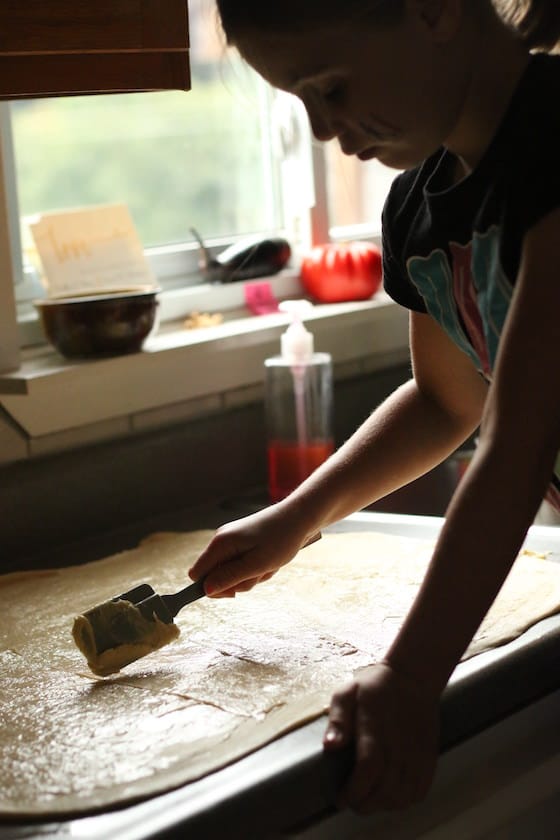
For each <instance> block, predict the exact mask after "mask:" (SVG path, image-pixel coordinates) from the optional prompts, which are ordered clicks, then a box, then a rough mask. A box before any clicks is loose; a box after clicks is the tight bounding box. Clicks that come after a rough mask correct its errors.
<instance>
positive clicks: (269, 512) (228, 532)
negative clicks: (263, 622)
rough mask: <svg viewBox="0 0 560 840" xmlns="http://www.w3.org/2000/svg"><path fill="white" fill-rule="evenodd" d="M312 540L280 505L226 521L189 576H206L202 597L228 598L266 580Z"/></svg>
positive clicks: (195, 578)
mask: <svg viewBox="0 0 560 840" xmlns="http://www.w3.org/2000/svg"><path fill="white" fill-rule="evenodd" d="M312 541H313V538H312V537H310V535H309V533H308V532H307V531H305V530H303V529H302V525H301V522H300V520H299V519H297V518H296V517H295V516H294V515H293V514H291V513H289V512H287V511H286V510H285V509H284V507H282V506H281V505H272V506H270V507H268V508H265V509H264V510H261V511H259V512H258V513H254V514H252V515H251V516H246V517H244V518H243V519H238V520H236V521H235V522H229V523H228V524H227V525H223V526H222V527H221V528H219V529H218V530H217V531H216V533H215V534H214V536H213V538H212V539H211V541H210V542H209V544H208V546H207V547H206V548H205V549H204V551H203V552H202V554H201V555H200V557H199V558H198V560H197V561H196V563H195V564H194V566H193V567H192V568H191V569H190V571H189V575H190V577H191V578H192V579H193V580H198V579H199V578H201V577H203V576H204V575H208V578H207V580H206V583H205V590H206V594H207V595H210V596H212V597H218V598H225V597H229V598H232V597H234V596H235V594H236V593H237V592H247V591H248V590H249V589H252V588H253V586H255V585H256V584H257V583H260V582H262V581H265V580H268V579H269V578H271V577H272V575H273V574H275V572H277V571H278V569H279V568H280V567H281V566H284V565H286V563H289V561H290V560H291V559H292V558H293V557H294V556H295V555H296V554H297V552H298V551H299V549H300V548H301V547H302V546H303V545H305V544H307V543H308V542H312Z"/></svg>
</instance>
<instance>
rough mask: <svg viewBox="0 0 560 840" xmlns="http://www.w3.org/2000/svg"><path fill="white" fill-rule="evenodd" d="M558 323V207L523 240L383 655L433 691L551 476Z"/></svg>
mask: <svg viewBox="0 0 560 840" xmlns="http://www.w3.org/2000/svg"><path fill="white" fill-rule="evenodd" d="M559 321H560V210H557V211H555V212H554V213H552V214H550V215H549V216H548V217H546V218H545V219H543V220H542V221H541V222H539V223H538V224H537V225H536V226H535V228H534V229H533V230H532V231H531V232H530V233H529V234H528V235H527V237H526V241H525V243H524V247H523V258H522V264H521V268H520V274H519V278H518V281H517V284H516V288H515V293H514V298H513V301H512V305H511V309H510V313H509V315H508V320H507V324H506V328H505V331H504V334H503V336H502V340H501V346H500V351H499V357H498V360H497V366H496V371H495V379H494V382H493V384H492V386H491V388H490V391H489V394H488V399H487V402H486V407H485V411H484V416H483V422H482V427H481V435H480V443H479V446H478V449H477V452H476V455H475V457H474V459H473V462H472V464H471V465H470V467H469V470H468V472H467V475H466V477H465V478H464V479H463V481H462V482H461V485H460V487H459V490H458V492H457V493H456V494H455V497H454V499H453V502H452V505H451V507H450V509H449V511H448V514H447V518H446V523H445V526H444V528H443V531H442V533H441V536H440V539H439V540H438V543H437V547H436V550H435V553H434V556H433V559H432V562H431V565H430V568H429V571H428V574H427V576H426V579H425V581H424V583H423V586H422V588H421V590H420V593H419V595H418V597H417V599H416V602H415V604H414V606H413V609H412V611H411V612H410V614H409V616H408V618H407V620H406V622H405V625H404V627H403V628H402V631H401V633H400V634H399V636H398V638H397V639H396V641H395V643H394V645H393V646H392V648H391V650H390V651H389V653H388V656H387V661H388V662H389V663H390V664H391V665H392V666H393V667H395V668H396V669H398V670H400V671H401V672H402V673H403V674H404V675H408V676H410V677H412V678H413V679H414V680H415V681H417V682H419V683H420V684H422V685H426V687H427V688H428V689H430V690H436V691H441V690H442V689H443V687H444V686H445V684H446V682H447V680H448V678H449V676H450V674H451V672H452V670H453V668H454V667H455V665H456V664H457V662H458V661H459V659H460V657H461V655H462V654H463V652H464V650H465V648H466V647H467V645H468V644H469V642H470V640H471V639H472V637H473V636H474V634H475V632H476V630H477V628H478V626H479V624H480V623H481V621H482V619H483V618H484V616H485V614H486V612H487V611H488V609H489V607H490V606H491V604H492V602H493V600H494V599H495V597H496V595H497V593H498V590H499V589H500V587H501V585H502V583H503V581H504V580H505V578H506V576H507V574H508V572H509V570H510V568H511V566H512V564H513V561H514V559H515V557H516V555H517V552H518V551H519V549H520V548H521V545H522V542H523V540H524V538H525V535H526V532H527V529H528V528H529V526H530V525H531V523H532V521H533V519H534V516H535V513H536V511H537V509H538V507H539V504H540V502H541V500H542V498H543V496H544V493H545V491H546V487H547V485H548V482H549V481H550V478H551V476H552V473H553V467H554V462H555V459H556V456H557V453H558V450H559V448H560V387H559V385H558V370H559V362H560V349H559V348H560V343H559V336H560V327H559ZM442 628H445V632H443V633H442V632H441V629H442ZM426 651H430V655H429V656H426V655H425V652H426Z"/></svg>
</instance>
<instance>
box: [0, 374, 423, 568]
mask: <svg viewBox="0 0 560 840" xmlns="http://www.w3.org/2000/svg"><path fill="white" fill-rule="evenodd" d="M409 375H410V371H409V367H408V365H399V366H396V367H392V368H390V369H387V370H385V371H382V372H379V371H377V372H374V373H369V372H368V370H367V359H365V360H363V361H361V362H359V363H358V362H356V363H352V364H348V365H342V366H340V367H337V368H336V369H335V383H336V384H335V439H336V442H337V445H339V444H340V443H342V442H343V441H344V440H345V439H346V438H347V437H348V436H349V435H350V434H351V433H352V431H353V430H354V429H355V428H356V427H357V426H358V425H359V423H361V422H362V421H363V420H364V419H365V418H366V417H367V415H368V414H369V413H370V412H371V411H372V410H373V408H375V406H376V405H378V404H379V403H380V402H381V401H382V400H383V399H384V398H385V397H386V396H387V395H388V394H389V393H391V392H392V391H393V390H394V389H395V388H396V387H397V386H398V385H399V384H401V382H403V381H405V380H406V379H407V378H408V377H409ZM0 450H1V452H2V461H3V463H2V464H1V465H0V487H1V491H0V493H1V497H2V503H1V508H0V518H1V521H0V556H1V557H2V558H3V563H2V565H3V570H4V571H7V570H8V569H14V568H21V567H23V566H25V565H29V564H32V563H34V562H35V561H36V558H37V556H45V558H50V557H52V556H53V553H56V552H57V551H58V549H59V548H61V547H63V546H67V545H69V544H72V543H76V542H79V541H83V540H84V539H87V538H90V537H95V536H96V535H98V534H99V533H101V532H107V531H114V530H123V529H125V530H126V528H127V527H128V526H133V525H134V524H135V523H137V524H139V526H140V528H142V523H146V522H147V521H148V520H149V519H150V518H153V517H157V516H158V515H162V514H166V513H168V512H173V511H179V510H187V509H192V508H196V507H197V506H203V505H205V504H214V503H218V502H222V501H226V502H227V500H234V499H235V498H237V497H239V496H241V495H243V494H248V493H251V492H254V491H255V490H256V489H261V490H262V488H264V486H265V484H266V453H265V428H264V409H263V400H262V390H261V388H260V386H251V387H248V388H243V389H237V390H236V391H231V392H227V393H225V394H219V395H216V396H215V398H214V396H212V397H207V398H204V399H202V400H193V401H190V404H189V403H188V402H187V403H179V404H175V405H171V406H167V407H165V408H162V409H155V410H154V411H149V412H142V414H141V415H136V416H129V417H125V418H116V420H115V422H113V421H112V420H109V421H104V422H103V423H100V424H94V425H93V426H92V427H84V428H82V429H77V430H71V431H68V432H64V433H61V434H56V435H47V436H44V438H36V439H34V440H32V441H30V440H27V439H26V438H25V436H24V435H23V433H22V432H21V430H19V429H18V428H17V427H16V426H15V425H14V424H13V423H12V422H11V421H10V420H9V418H6V417H4V418H2V419H1V420H0ZM225 518H227V513H225V514H224V519H225ZM200 527H202V526H200ZM123 533H124V531H123ZM123 539H124V537H123ZM122 547H126V543H123V546H122ZM81 559H84V558H81ZM45 562H48V560H46V561H45Z"/></svg>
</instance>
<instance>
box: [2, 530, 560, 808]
mask: <svg viewBox="0 0 560 840" xmlns="http://www.w3.org/2000/svg"><path fill="white" fill-rule="evenodd" d="M211 535H212V533H211V532H210V531H197V532H191V533H182V534H156V535H152V536H151V537H148V538H147V539H146V540H144V541H143V542H142V543H141V544H140V546H138V547H137V548H135V549H132V550H130V551H126V552H122V553H120V554H117V555H115V556H113V557H109V558H106V559H104V560H100V561H96V562H94V563H89V564H86V565H83V566H72V567H70V568H66V569H59V570H49V571H38V572H29V573H15V574H10V575H4V576H3V577H0V598H1V599H2V605H3V606H2V616H1V618H0V816H4V817H12V818H14V817H29V816H35V817H36V816H42V817H47V816H56V815H62V814H74V815H76V814H84V813H90V812H95V811H97V810H101V809H105V808H108V807H111V806H112V807H114V806H116V805H120V804H125V803H128V802H131V801H135V800H139V799H143V798H147V797H149V796H153V795H156V794H158V793H162V792H164V791H166V790H169V789H172V788H174V787H177V786H179V785H182V784H185V783H187V782H190V781H193V780H195V779H197V778H200V777H202V776H204V775H206V774H208V773H210V772H213V771H215V770H217V769H219V768H220V767H223V766H225V765H226V764H228V763H231V762H233V761H235V760H237V759H239V758H240V757H242V756H243V755H246V754H247V753H249V752H252V751H254V750H256V749H258V748H259V747H261V746H263V745H264V744H266V743H268V742H270V741H271V740H273V739H274V738H276V737H278V736H279V735H281V734H283V733H285V732H287V731H289V730H290V729H293V728H295V727H297V726H300V725H302V724H303V723H305V722H307V721H309V720H312V719H313V718H316V717H318V716H319V715H321V714H322V713H323V712H324V711H325V710H326V709H327V708H328V703H329V699H330V696H331V694H332V692H333V691H334V690H335V689H336V688H337V686H339V685H340V684H342V683H344V682H346V681H347V680H349V679H350V678H351V677H352V674H353V673H354V672H355V671H356V670H357V669H359V668H362V667H364V666H366V665H369V664H372V663H373V662H375V661H376V660H377V659H379V657H380V656H381V655H382V654H383V653H384V652H385V650H386V648H387V646H388V645H389V644H390V642H391V641H392V639H393V638H394V636H395V634H396V633H397V631H398V629H399V626H400V624H401V623H402V620H403V618H404V616H405V614H406V612H407V610H408V608H409V606H410V604H411V603H412V600H413V598H414V596H415V593H416V591H417V589H418V586H419V584H420V582H421V580H422V577H423V575H424V572H425V569H426V566H427V563H428V562H429V558H430V555H431V551H432V548H433V545H432V543H429V542H424V541H419V540H415V539H414V540H413V539H408V538H406V537H394V536H390V535H386V534H380V533H375V532H360V533H354V534H327V535H325V536H324V537H323V539H322V540H320V541H319V542H317V543H315V544H313V545H311V546H309V547H307V548H305V549H303V550H302V551H301V552H300V553H299V555H298V556H297V557H296V558H295V559H294V560H293V561H292V563H290V564H289V565H288V566H286V567H284V568H283V569H281V570H280V571H279V572H278V573H277V574H276V575H275V576H274V577H273V578H272V579H271V580H270V581H268V582H267V583H264V584H261V585H260V586H258V587H257V588H255V589H254V590H252V592H250V593H246V594H242V595H238V596H237V597H236V598H235V599H231V600H230V599H221V600H211V599H207V598H203V599H201V600H200V601H197V602H196V603H193V604H191V605H189V606H188V607H185V609H184V610H182V611H181V612H180V613H179V615H178V617H177V619H176V621H177V625H178V627H179V629H180V631H181V632H180V636H179V637H178V639H177V640H175V641H173V642H172V643H171V644H169V645H166V646H165V647H163V648H161V649H160V650H158V651H156V652H154V653H152V654H150V655H148V656H146V657H145V658H143V659H140V660H138V661H136V662H133V663H132V664H131V665H129V666H128V667H126V668H125V669H124V670H123V671H121V672H120V673H119V674H115V675H112V676H111V677H110V678H105V679H101V678H97V677H95V676H94V675H93V674H92V673H91V672H90V671H89V670H88V668H87V665H86V663H85V661H84V659H83V657H82V654H81V653H80V652H79V651H78V649H77V648H76V647H75V645H74V641H73V639H72V636H71V628H72V623H73V620H74V617H75V616H76V615H77V614H79V613H82V612H84V611H86V610H88V609H90V608H91V607H93V606H95V605H96V604H99V603H102V602H103V601H106V600H108V599H109V598H111V597H112V596H114V595H116V594H119V593H120V592H123V591H125V590H127V589H130V588H132V587H133V586H136V585H138V584H140V583H149V584H151V585H152V586H153V587H154V589H155V590H156V591H157V592H158V593H160V594H165V593H167V592H174V591H177V590H178V589H180V588H182V587H183V586H184V585H185V583H186V582H188V578H187V570H188V569H189V568H190V566H191V565H192V564H193V563H194V561H195V559H196V557H198V555H199V553H200V551H201V550H202V549H203V548H204V547H205V546H206V544H207V542H208V540H209V539H210V537H211ZM559 610H560V565H558V564H555V563H553V562H551V561H547V560H546V559H543V558H541V557H540V556H530V555H529V554H522V555H521V556H520V557H519V558H518V560H517V562H516V564H515V566H514V569H513V571H512V573H511V574H510V576H509V578H508V580H507V581H506V583H505V585H504V587H503V589H502V591H501V593H500V595H499V597H498V599H497V600H496V602H495V604H494V606H493V607H492V610H491V611H490V613H489V615H488V616H487V618H486V620H485V621H484V623H483V624H482V626H481V627H480V629H479V631H478V633H477V635H476V637H475V639H474V640H473V643H472V644H471V646H470V647H469V649H468V651H467V653H466V656H472V655H474V654H475V653H479V652H481V651H483V650H486V649H488V648H491V647H495V646H496V645H499V644H503V643H504V642H506V641H509V640H510V639H512V638H515V637H516V636H518V635H519V634H520V633H522V632H523V631H524V630H525V629H526V628H527V627H529V626H530V625H532V624H534V623H535V622H536V621H537V620H539V619H540V618H543V617H545V616H547V615H550V614H553V613H555V612H557V611H559ZM442 632H444V628H442Z"/></svg>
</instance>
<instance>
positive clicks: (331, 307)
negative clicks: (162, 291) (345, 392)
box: [0, 293, 408, 437]
mask: <svg viewBox="0 0 560 840" xmlns="http://www.w3.org/2000/svg"><path fill="white" fill-rule="evenodd" d="M287 323H288V319H287V316H286V315H283V314H272V315H262V316H258V317H246V316H245V317H235V311H232V312H230V313H228V320H226V321H225V322H224V323H222V324H221V325H219V326H214V327H207V328H204V329H198V330H185V329H181V328H179V327H178V325H177V324H175V325H170V324H166V325H164V326H163V327H162V328H161V330H160V331H159V332H158V333H157V334H156V335H155V336H153V337H152V338H151V339H149V341H148V342H147V343H146V345H145V348H144V350H143V351H142V352H141V353H136V354H133V355H130V356H119V357H114V358H111V359H102V360H95V361H84V362H78V363H72V362H68V361H65V360H64V359H63V358H62V357H61V356H59V355H58V354H57V353H55V352H52V351H50V350H49V349H48V348H45V347H42V348H29V349H27V350H24V351H23V353H22V357H23V358H22V365H21V368H20V369H19V370H18V371H15V372H12V373H8V374H3V375H0V402H1V404H2V405H3V407H4V409H5V410H6V411H7V412H8V413H9V414H10V415H11V416H12V418H13V419H14V420H15V421H16V422H17V423H18V424H19V425H20V426H21V427H22V428H23V429H24V430H25V432H26V433H27V434H28V435H29V436H31V437H36V436H41V435H46V434H52V433H55V432H60V431H64V430H68V429H73V428H76V427H79V426H84V425H87V424H91V423H96V422H100V421H104V420H108V419H111V418H118V417H130V416H133V417H134V416H135V415H139V414H141V413H142V412H148V411H150V410H153V409H154V408H160V407H162V406H167V405H172V404H175V403H179V402H183V401H188V400H196V399H204V398H208V397H209V396H211V395H216V394H224V393H227V392H228V391H232V390H235V389H239V388H244V387H247V386H254V385H256V384H260V383H262V379H263V362H264V359H265V358H267V357H268V356H272V355H275V354H277V353H278V350H279V341H280V334H281V333H282V332H283V331H284V329H285V328H286V325H287ZM306 323H308V324H309V328H310V329H311V331H312V332H313V333H314V335H315V347H316V349H317V350H319V351H326V352H329V353H331V355H332V357H333V362H334V363H335V366H336V365H337V364H338V365H340V364H342V363H348V362H352V361H358V360H363V359H368V370H375V369H382V368H385V367H389V366H391V365H394V364H399V363H401V362H405V361H406V360H407V359H408V318H407V313H406V312H405V311H404V310H403V309H402V308H401V307H399V306H397V305H396V304H394V303H393V302H392V301H391V300H390V299H389V298H388V297H387V296H386V295H385V294H384V293H379V294H378V295H376V296H375V298H373V299H372V300H371V301H366V302H362V303H345V304H324V305H318V306H316V307H315V308H314V310H313V311H312V312H311V314H310V316H309V318H306ZM335 375H336V367H335Z"/></svg>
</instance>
